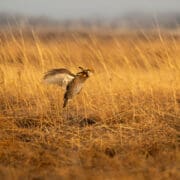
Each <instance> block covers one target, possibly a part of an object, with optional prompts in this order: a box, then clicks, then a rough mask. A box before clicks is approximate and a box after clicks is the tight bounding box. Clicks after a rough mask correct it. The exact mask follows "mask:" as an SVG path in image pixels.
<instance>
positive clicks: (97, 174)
mask: <svg viewBox="0 0 180 180" xmlns="http://www.w3.org/2000/svg"><path fill="white" fill-rule="evenodd" d="M107 34H108V33H107ZM107 34H98V33H92V32H88V33H78V32H76V33H70V32H69V33H68V32H66V33H65V32H63V33H62V32H56V33H50V32H44V31H40V32H35V31H23V30H18V31H13V30H12V29H7V30H6V31H2V32H1V34H0V37H1V40H0V102H1V103H0V127H1V131H0V178H1V179H21V178H22V179H33V178H39V179H44V178H47V179H49V178H53V179H58V178H62V179H63V178H64V179H74V178H78V179H79V178H81V179H92V177H94V178H96V179H103V178H106V179H119V178H120V177H121V178H122V179H176V178H178V177H179V172H178V170H179V168H180V167H179V160H180V153H179V120H180V83H179V82H180V39H179V37H178V36H177V35H176V36H174V35H173V34H171V33H163V32H161V33H160V32H159V33H158V32H157V33H156V32H154V33H129V32H125V33H122V34H117V33H113V32H110V33H109V34H108V35H107ZM78 66H83V67H87V68H92V69H94V70H95V74H94V75H93V76H92V77H91V78H90V79H89V80H88V81H87V82H86V84H85V86H84V88H83V90H82V92H81V93H80V94H79V95H78V96H77V97H75V98H74V99H73V100H72V101H71V102H70V103H69V105H68V108H66V109H63V108H62V104H63V102H62V101H63V94H64V90H62V89H61V88H59V87H57V86H54V85H46V84H43V83H42V76H43V73H44V72H45V71H47V70H49V69H51V68H57V67H59V68H61V67H64V68H67V69H69V70H71V71H72V72H76V71H77V70H78V68H77V67H78ZM84 118H89V119H92V120H94V121H96V123H95V124H94V125H92V126H82V120H83V119H84Z"/></svg>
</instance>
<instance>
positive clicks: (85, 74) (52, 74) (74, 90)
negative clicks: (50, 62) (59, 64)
mask: <svg viewBox="0 0 180 180" xmlns="http://www.w3.org/2000/svg"><path fill="white" fill-rule="evenodd" d="M79 69H80V72H78V73H76V74H73V73H71V72H70V71H69V70H67V69H64V68H60V69H52V70H50V71H48V72H46V73H45V75H44V77H43V80H44V82H46V83H48V84H57V85H59V86H61V87H64V88H65V89H66V92H65V94H64V104H63V108H64V107H66V105H67V103H68V101H69V100H70V99H72V98H73V97H74V96H75V95H76V94H79V93H80V91H81V89H82V87H83V84H84V83H85V81H86V80H87V79H88V78H89V77H90V75H91V74H92V73H93V72H94V71H93V70H90V69H84V68H82V67H79Z"/></svg>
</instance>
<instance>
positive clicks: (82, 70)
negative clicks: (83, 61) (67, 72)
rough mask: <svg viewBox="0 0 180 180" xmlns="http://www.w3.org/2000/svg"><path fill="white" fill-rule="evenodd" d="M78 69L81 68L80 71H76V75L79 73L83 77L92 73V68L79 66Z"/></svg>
mask: <svg viewBox="0 0 180 180" xmlns="http://www.w3.org/2000/svg"><path fill="white" fill-rule="evenodd" d="M79 69H80V70H81V71H80V72H78V73H77V75H81V76H83V77H89V76H91V75H92V74H93V73H94V70H92V69H84V68H82V67H79Z"/></svg>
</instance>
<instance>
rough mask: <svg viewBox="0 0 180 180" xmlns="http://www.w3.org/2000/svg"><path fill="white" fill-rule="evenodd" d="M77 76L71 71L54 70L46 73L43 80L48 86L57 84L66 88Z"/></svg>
mask: <svg viewBox="0 0 180 180" xmlns="http://www.w3.org/2000/svg"><path fill="white" fill-rule="evenodd" d="M74 77H75V75H74V74H73V73H71V72H70V71H69V70H67V69H64V68H61V69H52V70H50V71H48V72H46V73H45V75H44V77H43V80H44V82H45V83H48V84H57V85H59V86H62V87H64V88H66V86H67V85H68V83H69V82H70V81H72V80H73V79H74Z"/></svg>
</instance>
